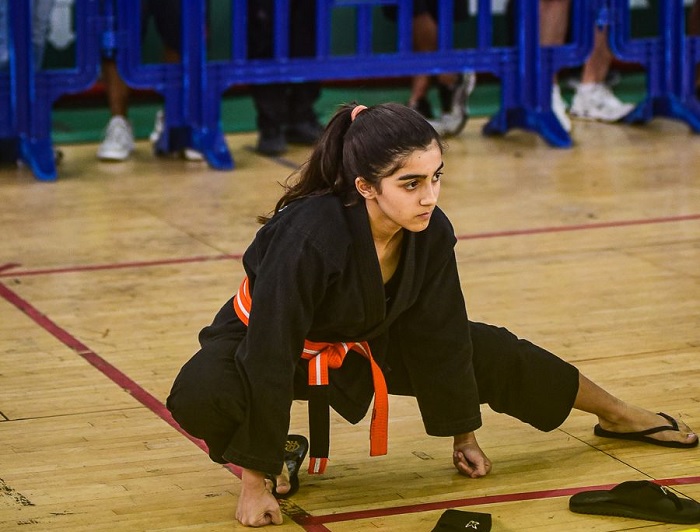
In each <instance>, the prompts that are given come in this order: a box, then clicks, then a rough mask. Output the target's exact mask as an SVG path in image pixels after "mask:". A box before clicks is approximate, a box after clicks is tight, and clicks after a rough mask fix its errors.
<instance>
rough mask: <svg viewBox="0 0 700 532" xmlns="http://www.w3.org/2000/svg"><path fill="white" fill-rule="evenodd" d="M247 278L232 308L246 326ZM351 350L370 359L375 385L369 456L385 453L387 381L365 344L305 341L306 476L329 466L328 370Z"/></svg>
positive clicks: (340, 364)
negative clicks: (307, 369) (308, 445)
mask: <svg viewBox="0 0 700 532" xmlns="http://www.w3.org/2000/svg"><path fill="white" fill-rule="evenodd" d="M248 284H249V283H248V277H246V278H245V279H243V282H241V285H240V287H239V288H238V293H237V294H236V297H235V298H234V299H233V308H234V310H235V311H236V314H237V315H238V318H239V319H240V320H241V321H242V322H243V323H244V324H245V325H248V321H249V317H250V308H251V305H252V297H251V296H250V290H249V286H248ZM350 350H353V351H356V352H357V353H360V354H361V355H362V356H364V357H365V358H366V359H367V360H369V363H370V366H371V368H372V381H373V383H374V407H373V409H372V421H371V423H370V432H369V438H370V451H369V454H370V456H380V455H383V454H386V453H387V435H388V427H389V394H388V391H387V387H386V381H385V380H384V375H383V374H382V370H381V369H380V368H379V365H378V364H377V363H376V361H375V360H374V358H373V357H372V351H371V350H370V348H369V344H368V343H367V342H336V343H332V342H312V341H310V340H305V341H304V350H303V352H302V355H301V357H302V358H303V359H305V360H309V385H310V386H311V388H309V432H310V439H311V449H310V461H309V473H310V474H321V473H323V472H324V471H325V470H326V465H327V464H328V454H329V453H328V450H329V447H330V441H329V431H330V406H329V397H328V369H329V368H331V369H337V368H339V367H340V366H342V365H343V361H344V360H345V355H347V354H348V352H349V351H350Z"/></svg>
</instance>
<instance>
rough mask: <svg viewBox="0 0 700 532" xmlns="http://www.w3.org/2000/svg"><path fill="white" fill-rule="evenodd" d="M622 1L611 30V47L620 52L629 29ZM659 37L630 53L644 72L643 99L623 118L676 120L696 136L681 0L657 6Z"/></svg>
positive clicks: (699, 109) (699, 114) (698, 114)
mask: <svg viewBox="0 0 700 532" xmlns="http://www.w3.org/2000/svg"><path fill="white" fill-rule="evenodd" d="M624 1H626V0H616V1H614V2H613V3H612V7H613V8H614V9H617V11H618V13H620V16H619V17H618V19H619V20H618V23H617V24H616V26H615V27H614V29H615V30H616V31H617V35H616V37H617V39H616V40H613V41H612V46H614V47H617V48H621V49H623V51H624V46H625V44H626V43H625V42H624V41H623V40H622V38H626V37H628V32H629V29H628V27H627V25H626V23H627V21H628V19H629V6H628V5H627V4H625V3H624ZM658 9H659V28H660V34H659V36H658V37H656V38H654V39H647V40H646V44H647V45H646V46H644V47H639V46H638V47H636V48H633V47H630V49H632V50H634V52H635V53H634V54H633V57H630V59H632V60H637V61H640V62H642V63H643V64H644V66H645V68H646V69H647V96H646V98H645V99H644V100H643V101H642V102H640V103H639V104H638V105H637V106H636V107H635V108H634V110H633V111H632V112H631V113H630V114H629V115H627V116H626V117H625V122H627V123H646V122H648V121H649V120H651V119H652V118H654V117H656V116H664V117H667V118H672V119H675V120H680V121H682V122H685V123H686V124H688V126H689V127H690V128H691V129H692V130H693V131H694V132H695V133H700V106H699V105H698V102H697V100H696V99H695V95H694V93H693V85H694V83H693V80H694V76H695V61H694V58H693V56H694V51H693V47H692V46H689V43H688V37H686V35H685V12H684V7H683V0H668V1H665V2H660V3H659V7H658Z"/></svg>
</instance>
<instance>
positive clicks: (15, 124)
mask: <svg viewBox="0 0 700 532" xmlns="http://www.w3.org/2000/svg"><path fill="white" fill-rule="evenodd" d="M8 7H9V20H10V24H9V52H10V53H9V58H10V64H9V70H8V71H7V72H0V139H2V141H3V147H4V149H6V150H8V151H10V152H14V154H12V153H11V155H14V156H15V158H18V159H20V160H22V161H23V162H24V163H26V164H27V165H28V166H29V167H30V168H31V169H32V172H33V173H34V175H35V176H36V178H37V179H39V180H41V181H53V180H55V179H56V165H55V162H54V153H53V147H52V143H51V105H52V104H53V102H54V101H55V100H56V99H57V98H58V97H59V96H61V95H63V94H67V93H71V92H79V91H81V90H84V89H86V88H87V87H89V86H90V85H92V84H93V83H94V82H95V80H96V79H97V74H98V65H99V46H98V42H99V41H98V37H99V34H100V33H101V32H102V31H103V30H104V28H102V27H100V18H99V17H98V4H97V0H76V12H75V19H76V34H77V39H78V43H77V46H76V61H75V67H74V68H70V69H61V70H39V69H37V68H36V65H34V58H33V57H32V55H33V54H32V38H31V2H29V1H27V0H9V4H8Z"/></svg>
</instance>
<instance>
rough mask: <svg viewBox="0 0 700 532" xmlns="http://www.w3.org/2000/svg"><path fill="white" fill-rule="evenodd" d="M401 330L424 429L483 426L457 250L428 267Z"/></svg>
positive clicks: (448, 431) (442, 431)
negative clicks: (458, 270) (456, 255)
mask: <svg viewBox="0 0 700 532" xmlns="http://www.w3.org/2000/svg"><path fill="white" fill-rule="evenodd" d="M399 331H400V332H399V337H400V340H399V341H400V345H401V357H402V359H403V362H404V364H405V366H406V370H407V371H408V376H409V379H410V382H411V386H412V389H413V391H414V393H415V396H416V399H417V401H418V406H419V408H420V411H421V416H422V418H423V423H424V425H425V430H426V432H427V433H428V434H430V435H432V436H454V435H457V434H462V433H465V432H471V431H473V430H476V429H477V428H479V427H480V426H481V413H480V408H479V395H478V389H477V386H476V378H475V375H474V367H473V363H472V345H471V339H470V335H469V324H468V320H467V311H466V306H465V303H464V297H463V295H462V290H461V286H460V282H459V275H458V272H457V263H456V259H455V256H454V253H453V252H452V253H449V254H448V256H447V257H446V258H445V259H444V260H443V261H442V263H441V264H438V265H437V266H436V267H435V268H429V269H428V271H427V272H426V275H425V278H424V280H423V284H422V287H421V289H420V292H419V295H418V299H417V301H416V303H415V304H414V305H413V306H412V307H411V308H409V309H408V310H407V311H406V312H405V314H404V315H403V317H402V318H401V325H400V329H399Z"/></svg>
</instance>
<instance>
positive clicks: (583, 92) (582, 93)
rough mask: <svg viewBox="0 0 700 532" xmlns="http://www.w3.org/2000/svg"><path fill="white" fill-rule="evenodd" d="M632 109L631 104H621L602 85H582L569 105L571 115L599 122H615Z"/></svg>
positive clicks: (607, 88)
mask: <svg viewBox="0 0 700 532" xmlns="http://www.w3.org/2000/svg"><path fill="white" fill-rule="evenodd" d="M632 109H634V105H633V104H631V103H623V102H621V101H620V100H619V99H618V98H617V97H616V96H615V95H614V94H613V93H612V91H611V90H610V88H609V87H608V86H607V85H605V84H603V83H582V84H581V85H579V87H578V89H577V90H576V94H575V95H574V99H573V102H572V103H571V114H572V115H574V116H576V117H579V118H585V119H588V120H600V121H601V122H617V121H618V120H620V119H622V118H624V117H625V116H626V115H628V114H629V113H630V112H631V111H632Z"/></svg>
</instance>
